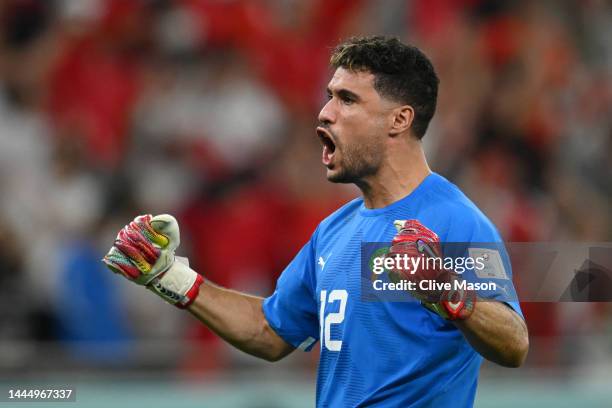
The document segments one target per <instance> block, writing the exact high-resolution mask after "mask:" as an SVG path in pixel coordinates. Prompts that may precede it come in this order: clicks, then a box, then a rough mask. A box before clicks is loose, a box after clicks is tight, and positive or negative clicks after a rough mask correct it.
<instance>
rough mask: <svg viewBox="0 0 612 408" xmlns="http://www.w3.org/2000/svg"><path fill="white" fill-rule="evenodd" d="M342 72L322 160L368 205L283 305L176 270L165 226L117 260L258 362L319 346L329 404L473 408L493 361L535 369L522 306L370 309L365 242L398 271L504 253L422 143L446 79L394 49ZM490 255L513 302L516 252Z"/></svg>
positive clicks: (450, 295)
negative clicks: (527, 362) (378, 245)
mask: <svg viewBox="0 0 612 408" xmlns="http://www.w3.org/2000/svg"><path fill="white" fill-rule="evenodd" d="M331 64H332V66H333V67H334V68H335V69H336V71H335V73H334V75H333V77H332V79H331V81H330V82H329V85H328V89H327V92H328V96H329V100H328V102H327V104H326V105H325V106H324V107H323V109H322V110H321V112H320V114H319V122H320V126H319V127H318V128H317V134H318V136H319V138H320V139H321V142H322V145H323V153H322V161H323V164H324V165H325V166H326V167H327V178H328V179H329V180H330V181H331V182H335V183H355V184H356V185H357V186H358V187H359V188H360V190H361V192H362V193H363V197H362V198H358V199H356V200H353V201H351V202H349V203H348V204H346V205H345V206H343V207H342V208H340V209H339V210H337V211H336V212H335V213H333V214H332V215H330V216H329V217H328V218H326V219H325V220H323V221H322V222H321V224H320V225H319V226H318V227H317V229H316V230H315V231H314V233H313V235H312V237H311V238H310V240H309V241H308V242H307V243H306V245H305V246H304V247H303V248H302V249H301V251H300V252H299V253H298V254H297V256H296V257H295V259H294V260H293V261H292V262H291V263H290V264H289V265H288V266H287V268H286V269H285V271H284V272H283V273H282V275H281V276H280V278H279V280H278V283H277V287H276V291H275V292H274V294H272V296H270V297H268V298H266V299H262V298H259V297H255V296H249V295H246V294H243V293H239V292H235V291H232V290H229V289H224V288H221V287H218V286H215V285H214V284H212V283H210V282H204V281H203V279H202V278H201V276H200V275H198V274H196V273H195V272H194V271H192V270H191V269H190V268H189V267H188V266H187V264H186V262H184V260H181V259H179V260H177V261H175V260H174V259H175V258H174V250H175V249H176V247H177V246H178V243H179V236H178V226H177V225H176V221H175V220H174V219H173V218H172V217H170V216H166V215H163V216H158V217H154V218H152V217H151V216H141V217H138V218H136V219H135V220H134V221H133V222H132V223H131V224H129V225H128V226H126V227H125V228H124V229H123V230H122V231H121V232H120V233H119V235H118V237H117V240H116V242H115V245H114V246H113V248H111V251H110V253H109V254H108V255H107V256H106V257H105V262H106V263H107V265H109V266H110V267H111V269H113V270H114V271H115V272H120V273H122V274H124V275H125V276H126V277H128V278H129V279H131V280H134V281H135V282H136V283H139V284H143V285H146V286H147V287H148V288H149V289H151V290H153V291H154V292H156V293H158V294H159V295H161V296H162V297H163V298H164V299H166V300H167V301H169V302H171V303H173V304H176V305H177V306H179V307H183V308H187V309H188V310H189V311H190V312H191V313H192V314H193V315H195V316H196V317H197V318H198V319H200V320H201V321H202V322H203V323H204V324H206V325H207V326H208V327H209V328H210V329H212V330H213V331H214V332H215V333H217V334H218V335H219V336H221V337H222V338H223V339H225V340H226V341H228V342H229V343H231V344H232V345H233V346H235V347H237V348H239V349H240V350H243V351H245V352H247V353H250V354H252V355H255V356H258V357H261V358H264V359H266V360H269V361H276V360H279V359H281V358H283V357H285V356H286V355H288V354H289V353H291V352H292V351H293V350H294V349H295V348H301V349H304V350H309V349H310V348H312V347H313V345H314V343H315V342H316V341H317V340H318V341H319V343H320V347H321V357H320V362H319V372H318V381H317V406H322V407H323V406H325V407H328V406H329V407H344V406H351V407H352V406H366V405H368V406H370V405H374V406H385V407H386V406H388V407H399V406H402V407H407V406H415V407H416V406H428V407H429V406H441V407H444V406H460V407H465V406H471V405H472V404H473V401H474V395H475V392H476V383H477V377H478V371H479V367H480V364H481V361H482V358H481V356H484V357H485V358H487V359H489V360H491V361H494V362H496V363H498V364H501V365H504V366H509V367H518V366H520V365H521V364H522V362H523V361H524V359H525V356H526V354H527V350H528V336H527V329H526V326H525V322H524V320H523V318H522V314H521V311H520V308H519V305H518V303H517V302H516V298H515V297H504V295H503V294H502V290H499V291H493V292H492V293H489V296H488V298H487V299H483V298H481V297H478V298H477V297H476V296H475V294H474V292H471V291H469V290H465V291H464V290H460V291H453V290H451V291H450V292H449V291H444V292H443V293H442V291H438V292H436V293H437V294H436V297H433V298H432V296H431V294H432V292H431V291H427V290H425V289H422V288H419V287H417V289H416V290H413V291H411V298H412V299H414V298H417V299H420V300H421V302H415V301H407V302H391V301H385V300H384V299H381V300H379V301H366V300H365V299H363V298H362V297H361V295H362V288H363V286H362V285H363V284H364V280H363V278H362V276H363V274H362V270H361V264H362V262H361V253H362V245H363V243H368V242H387V243H389V242H391V248H390V250H389V254H387V255H386V257H389V259H393V256H394V255H397V256H401V255H403V254H407V255H409V256H410V257H411V258H414V259H416V258H418V257H419V256H421V257H423V256H425V255H427V257H431V258H432V259H435V258H437V257H442V256H443V253H442V250H441V243H443V242H458V243H479V242H482V243H495V242H501V238H500V237H499V234H498V233H497V231H496V229H495V228H494V226H493V225H492V224H491V222H490V221H489V220H488V219H487V218H486V217H485V216H484V215H483V214H482V213H481V212H480V211H479V210H478V208H476V206H475V205H474V204H473V203H472V202H471V201H469V199H468V198H467V197H466V196H465V195H463V193H461V192H460V191H459V189H458V188H457V187H456V186H454V185H453V184H451V183H450V182H449V181H447V180H446V179H444V178H443V177H441V176H439V175H438V174H436V173H433V172H431V171H430V169H429V167H428V165H427V162H426V159H425V156H424V153H423V148H422V145H421V139H422V137H423V136H424V134H425V131H426V129H427V126H428V124H429V121H430V120H431V118H432V117H433V114H434V111H435V106H436V98H437V89H438V78H437V76H436V74H435V72H434V69H433V67H432V65H431V63H430V61H429V60H428V59H427V57H426V56H425V55H423V54H422V53H421V52H420V51H419V50H418V49H416V48H414V47H409V46H406V45H404V44H402V43H401V42H400V41H399V40H397V39H394V38H386V37H365V38H354V39H351V40H349V41H347V42H345V43H343V44H341V45H339V46H338V47H337V48H336V49H335V50H334V52H333V55H332V58H331ZM246 216H248V214H245V217H246ZM398 231H399V232H398ZM236 239H237V242H236V248H237V251H239V249H240V244H239V242H238V241H239V237H237V238H236ZM502 246H503V245H502ZM472 249H474V248H472V247H470V248H468V249H467V251H468V252H469V251H471V250H472ZM470 253H471V252H470ZM488 254H490V255H491V256H493V257H496V259H498V260H502V262H500V263H498V264H497V266H492V264H490V265H489V272H491V271H492V272H491V273H490V274H489V276H492V277H493V278H495V280H497V281H499V283H500V287H502V289H503V291H504V292H505V293H506V295H507V294H508V292H513V291H514V288H513V287H512V283H511V280H510V277H511V273H510V267H509V263H508V259H507V255H506V253H505V251H504V250H503V248H502V249H501V250H498V251H495V250H489V252H488ZM487 262H489V261H487ZM500 265H502V266H500ZM392 269H393V270H392V272H395V273H396V274H397V273H399V274H400V277H404V278H407V280H409V281H413V282H416V283H419V282H420V281H421V280H426V279H429V280H433V279H432V278H435V279H437V280H439V281H441V282H450V281H454V280H457V278H458V274H457V273H456V271H455V270H449V269H448V268H446V267H444V268H440V267H434V268H432V269H427V268H424V267H417V268H414V270H412V271H403V274H402V271H401V270H398V268H392ZM467 279H468V277H466V280H467ZM365 284H366V285H367V280H366V282H365Z"/></svg>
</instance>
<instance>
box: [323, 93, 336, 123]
mask: <svg viewBox="0 0 612 408" xmlns="http://www.w3.org/2000/svg"><path fill="white" fill-rule="evenodd" d="M333 107H334V104H333V99H330V100H328V101H327V103H326V104H325V106H323V108H322V109H321V112H319V122H320V123H321V124H323V125H330V124H332V123H334V122H335V121H336V113H335V112H334V109H333Z"/></svg>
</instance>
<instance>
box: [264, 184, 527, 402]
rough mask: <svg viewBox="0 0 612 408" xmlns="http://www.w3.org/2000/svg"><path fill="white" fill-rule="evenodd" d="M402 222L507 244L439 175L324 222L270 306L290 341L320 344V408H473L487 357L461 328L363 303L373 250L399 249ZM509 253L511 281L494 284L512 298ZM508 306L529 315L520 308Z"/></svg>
mask: <svg viewBox="0 0 612 408" xmlns="http://www.w3.org/2000/svg"><path fill="white" fill-rule="evenodd" d="M401 219H417V220H419V221H420V222H421V223H422V224H423V225H425V226H426V227H428V228H429V229H431V230H433V231H434V232H436V233H437V234H438V236H439V237H440V240H441V241H442V242H470V243H471V242H473V243H477V242H483V243H485V242H488V243H490V242H501V238H500V236H499V234H498V232H497V230H496V229H495V227H494V226H493V224H492V223H491V222H490V221H489V220H488V219H487V218H486V216H485V215H484V214H483V213H482V212H481V211H480V210H479V209H478V208H477V207H476V206H475V205H474V204H473V203H472V202H471V201H470V200H469V199H468V198H467V197H466V196H465V195H464V194H463V193H462V192H461V191H460V190H459V189H458V188H457V187H456V186H455V185H454V184H452V183H450V182H449V181H448V180H446V179H445V178H444V177H442V176H440V175H438V174H436V173H432V174H430V175H429V176H427V177H426V178H425V180H423V182H422V183H421V184H420V185H419V186H418V187H417V188H416V189H415V190H414V191H413V192H412V193H411V194H410V195H408V196H407V197H405V198H403V199H401V200H399V201H397V202H395V203H393V204H391V205H389V206H387V207H385V208H379V209H368V208H366V207H365V206H364V203H363V199H362V198H359V199H355V200H353V201H351V202H349V203H348V204H346V205H344V206H343V207H342V208H340V209H339V210H337V211H336V212H335V213H333V214H332V215H330V216H329V217H328V218H326V219H325V220H324V221H322V222H321V223H320V224H319V226H318V227H317V229H316V230H315V232H314V233H313V235H312V237H311V238H310V240H309V241H308V243H306V245H305V246H304V247H303V248H302V249H301V250H300V252H299V253H298V254H297V256H296V257H295V259H294V260H293V261H292V262H291V263H290V264H289V265H288V266H287V268H286V269H285V270H284V271H283V273H282V275H281V276H280V278H279V279H278V282H277V287H276V290H275V292H274V293H273V294H272V296H270V297H269V298H267V299H265V301H264V305H263V310H264V313H265V316H266V318H267V320H268V322H269V324H270V326H271V327H272V328H273V329H274V330H275V331H276V333H277V334H278V335H279V336H280V337H282V338H283V339H284V340H285V341H286V342H287V343H289V344H291V345H293V346H294V347H297V348H301V349H303V350H310V349H311V348H312V347H313V345H314V344H315V343H316V341H317V340H318V341H319V344H320V347H321V357H320V361H319V369H318V377H317V406H318V407H356V406H366V405H367V406H377V407H400V406H401V407H408V406H410V407H425V406H427V407H437V406H441V407H445V406H453V407H469V406H472V405H473V402H474V396H475V393H476V384H477V379H478V371H479V368H480V364H481V360H482V358H481V356H480V355H479V354H478V353H477V352H476V351H475V350H474V349H473V348H472V347H471V346H470V345H469V343H468V342H467V341H466V340H465V338H464V337H463V335H462V334H461V332H460V331H459V330H458V329H457V328H456V327H455V326H454V325H453V324H452V323H451V322H448V321H446V320H444V319H442V318H441V317H439V316H438V315H437V314H435V313H433V312H431V311H429V310H427V309H426V308H424V307H423V306H421V305H420V304H419V303H418V302H391V301H378V302H372V301H366V300H364V299H363V298H362V296H361V289H362V287H361V285H362V277H361V276H362V274H361V270H360V269H361V251H362V245H363V243H364V242H390V241H391V240H392V238H393V236H394V235H395V234H396V233H397V232H396V229H395V228H394V226H393V221H394V220H401ZM502 247H503V244H502ZM501 252H502V253H501V254H500V255H499V259H501V260H502V261H503V270H502V271H501V272H502V273H503V274H504V276H494V275H495V274H493V275H492V277H493V278H499V280H505V281H506V284H505V286H503V285H502V286H503V288H502V289H503V291H504V292H505V293H506V294H507V292H508V291H511V292H513V291H514V288H513V286H512V282H511V271H510V265H509V262H508V258H507V254H506V253H505V250H502V251H501ZM494 272H495V271H494ZM498 272H499V271H498ZM495 273H497V272H495ZM466 279H467V278H466ZM492 296H493V297H499V298H500V299H502V296H503V295H502V294H501V292H500V293H499V294H496V293H493V294H492ZM514 299H515V298H514ZM504 300H505V299H504ZM506 303H508V304H509V306H511V307H512V308H513V309H514V310H516V312H517V313H519V314H521V311H520V308H519V305H518V303H517V302H514V301H507V302H506Z"/></svg>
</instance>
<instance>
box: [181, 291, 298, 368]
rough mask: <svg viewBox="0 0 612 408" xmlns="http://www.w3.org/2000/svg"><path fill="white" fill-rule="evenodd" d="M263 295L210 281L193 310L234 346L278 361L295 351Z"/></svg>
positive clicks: (201, 319)
mask: <svg viewBox="0 0 612 408" xmlns="http://www.w3.org/2000/svg"><path fill="white" fill-rule="evenodd" d="M262 304H263V299H262V298H260V297H257V296H251V295H247V294H244V293H240V292H236V291H233V290H229V289H225V288H222V287H219V286H216V285H214V284H211V283H210V282H205V283H204V284H202V286H201V287H200V292H199V294H198V296H197V298H196V299H195V301H194V302H193V303H192V304H191V306H189V308H188V309H189V311H190V312H191V313H192V314H193V315H194V316H195V317H197V318H198V319H199V320H200V321H202V322H203V323H204V324H205V325H206V326H208V327H209V328H210V329H211V330H212V331H214V332H215V333H216V334H217V335H219V336H220V337H221V338H223V339H224V340H225V341H227V342H228V343H230V344H231V345H233V346H234V347H236V348H238V349H240V350H242V351H244V352H246V353H249V354H252V355H254V356H256V357H260V358H263V359H266V360H268V361H276V360H279V359H281V358H283V357H285V356H286V355H287V354H289V353H291V351H293V347H292V346H291V345H289V344H287V343H286V342H285V341H284V340H283V339H281V338H280V337H279V336H278V335H277V334H276V333H275V332H274V330H272V328H271V327H270V326H269V325H268V321H267V320H266V317H265V315H264V313H263V309H262Z"/></svg>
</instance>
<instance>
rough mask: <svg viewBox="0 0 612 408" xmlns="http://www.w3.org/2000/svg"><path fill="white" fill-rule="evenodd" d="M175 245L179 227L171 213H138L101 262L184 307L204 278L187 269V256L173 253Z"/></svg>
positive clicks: (177, 240)
mask: <svg viewBox="0 0 612 408" xmlns="http://www.w3.org/2000/svg"><path fill="white" fill-rule="evenodd" d="M179 244H180V232H179V226H178V223H177V221H176V219H175V218H174V217H173V216H171V215H168V214H162V215H157V216H155V217H152V216H151V215H140V216H138V217H136V218H134V221H132V222H130V223H129V224H128V225H126V226H125V227H124V228H123V229H122V230H121V231H119V234H117V238H116V239H115V243H114V245H113V246H112V247H111V249H110V251H109V252H108V254H106V256H105V257H104V258H103V259H102V262H104V263H105V264H106V266H107V267H108V268H109V269H110V270H111V271H113V272H115V273H120V274H122V275H123V276H125V277H126V278H127V279H128V280H131V281H132V282H135V283H136V284H138V285H143V286H145V287H146V288H147V289H150V290H151V291H153V292H155V293H156V294H157V295H159V296H161V297H162V298H163V299H164V300H165V301H167V302H168V303H170V304H173V305H175V306H177V307H179V308H186V307H187V306H189V305H190V304H191V303H192V302H193V301H194V299H195V298H196V296H197V295H198V292H199V288H200V285H201V284H202V282H203V281H204V278H202V276H201V275H199V274H198V273H197V272H195V271H194V270H192V269H191V268H189V261H188V260H187V258H182V257H176V256H175V255H174V252H175V251H176V248H177V247H178V246H179Z"/></svg>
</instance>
